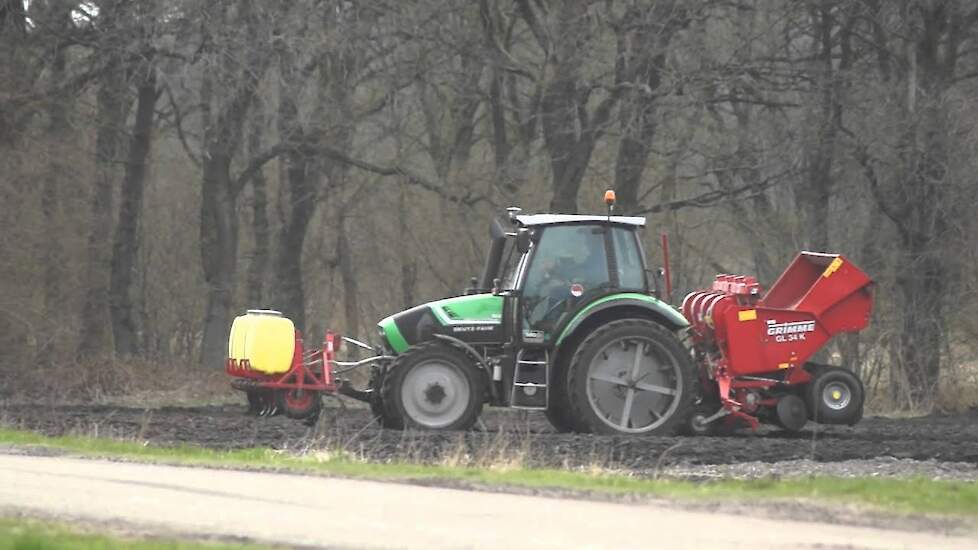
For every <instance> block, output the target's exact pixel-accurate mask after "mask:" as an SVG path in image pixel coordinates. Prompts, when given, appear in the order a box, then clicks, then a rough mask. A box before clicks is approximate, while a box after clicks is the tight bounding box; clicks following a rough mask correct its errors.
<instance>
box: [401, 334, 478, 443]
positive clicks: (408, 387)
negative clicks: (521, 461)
mask: <svg viewBox="0 0 978 550" xmlns="http://www.w3.org/2000/svg"><path fill="white" fill-rule="evenodd" d="M383 387H384V390H383V392H382V397H383V400H384V407H385V408H389V409H390V411H391V414H396V415H397V416H398V417H399V418H401V419H403V422H404V427H405V428H415V429H421V430H437V431H445V430H468V429H470V428H471V427H472V426H473V425H474V424H475V422H476V420H477V419H478V418H479V414H480V413H481V412H482V405H483V403H484V402H485V395H486V384H485V376H484V374H483V373H482V372H480V371H479V370H477V368H476V366H475V364H473V361H472V359H471V358H470V357H469V356H468V355H466V354H465V353H463V352H462V351H460V350H457V349H455V348H453V347H450V346H447V345H444V344H441V343H437V342H433V343H428V344H422V345H419V346H416V347H414V348H411V349H409V350H408V351H406V352H404V353H403V354H401V356H400V357H398V358H397V360H396V361H394V365H393V367H392V369H391V370H390V371H388V373H387V376H386V377H385V379H384V385H383Z"/></svg>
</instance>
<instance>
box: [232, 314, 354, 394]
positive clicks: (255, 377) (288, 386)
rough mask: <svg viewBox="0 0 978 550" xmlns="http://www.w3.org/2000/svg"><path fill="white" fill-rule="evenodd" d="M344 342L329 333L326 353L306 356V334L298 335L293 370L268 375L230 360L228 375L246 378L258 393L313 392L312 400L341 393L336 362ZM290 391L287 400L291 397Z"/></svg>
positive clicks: (245, 364) (246, 362)
mask: <svg viewBox="0 0 978 550" xmlns="http://www.w3.org/2000/svg"><path fill="white" fill-rule="evenodd" d="M341 342H342V340H341V339H340V338H339V336H338V335H336V334H335V333H333V332H331V331H329V332H326V337H325V338H324V339H323V347H322V349H318V350H313V351H311V352H309V353H308V354H307V353H305V351H304V348H303V344H302V333H301V332H299V331H298V330H296V331H295V351H294V352H293V354H292V367H291V368H289V370H288V371H286V372H285V373H282V374H267V373H263V372H259V371H256V370H253V369H252V368H251V365H250V364H249V362H248V360H247V359H243V360H241V361H238V360H236V359H228V360H227V362H226V363H225V365H224V372H226V373H227V374H228V375H229V376H233V377H236V378H245V379H248V380H252V381H254V383H255V388H256V389H259V388H260V389H270V390H309V391H308V392H303V395H308V396H311V395H312V392H325V393H329V394H335V393H336V392H337V386H336V380H335V378H334V376H333V361H334V360H335V359H336V352H337V351H339V348H340V343H341ZM291 393H292V392H291V391H288V393H287V394H286V396H287V397H286V398H287V399H288V395H289V394H291Z"/></svg>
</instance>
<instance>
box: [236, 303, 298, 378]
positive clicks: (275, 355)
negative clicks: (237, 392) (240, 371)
mask: <svg viewBox="0 0 978 550" xmlns="http://www.w3.org/2000/svg"><path fill="white" fill-rule="evenodd" d="M294 353H295V325H294V324H292V321H291V320H289V319H286V318H285V317H282V314H281V313H279V312H277V311H270V310H248V313H247V314H246V315H242V316H240V317H237V318H236V319H235V320H234V322H233V323H232V324H231V337H230V338H229V339H228V355H229V356H230V357H231V358H232V359H237V360H239V361H240V360H242V359H247V360H248V362H249V363H250V365H251V368H252V369H254V370H256V371H259V372H264V373H266V374H279V373H283V372H286V371H288V370H289V369H290V368H292V355H293V354H294Z"/></svg>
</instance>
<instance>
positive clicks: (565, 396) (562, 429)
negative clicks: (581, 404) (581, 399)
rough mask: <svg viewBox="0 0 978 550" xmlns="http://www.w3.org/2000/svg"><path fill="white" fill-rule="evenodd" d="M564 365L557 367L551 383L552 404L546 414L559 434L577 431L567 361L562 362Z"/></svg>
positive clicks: (552, 374)
mask: <svg viewBox="0 0 978 550" xmlns="http://www.w3.org/2000/svg"><path fill="white" fill-rule="evenodd" d="M561 363H563V365H555V366H554V367H555V368H554V369H553V371H552V373H551V376H552V380H551V381H550V388H549V391H550V403H549V404H548V405H547V410H546V411H545V414H546V415H547V420H549V421H550V425H551V426H553V427H554V429H555V430H557V433H568V432H574V431H577V427H576V425H575V422H574V411H573V410H571V406H570V390H569V388H568V385H567V368H566V367H565V365H566V363H567V361H561Z"/></svg>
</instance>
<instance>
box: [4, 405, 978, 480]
mask: <svg viewBox="0 0 978 550" xmlns="http://www.w3.org/2000/svg"><path fill="white" fill-rule="evenodd" d="M328 403H329V404H330V405H335V404H336V402H335V401H329V402H328ZM244 410H245V407H244V405H243V404H242V405H241V406H221V407H197V408H157V409H141V408H120V407H109V406H51V405H44V406H42V405H6V406H2V407H0V423H2V424H4V425H7V426H13V427H18V428H23V429H29V430H33V431H37V432H40V433H43V434H47V435H64V434H75V435H99V436H110V437H120V438H130V439H132V438H134V439H137V440H140V441H149V442H152V443H155V444H180V443H185V444H193V445H200V446H204V447H210V448H216V449H235V448H244V447H270V448H275V449H288V450H309V449H317V448H323V449H330V450H336V449H344V450H346V451H347V452H349V453H351V454H353V455H355V456H357V457H361V458H364V459H368V460H377V461H387V460H399V461H400V460H408V461H418V462H438V463H454V464H484V465H491V464H500V463H507V462H513V463H519V464H521V465H524V466H548V467H574V468H577V467H601V468H612V469H627V470H633V471H636V472H640V473H651V472H655V471H658V470H659V469H660V468H664V467H667V466H671V465H676V464H686V465H726V464H738V463H747V462H760V463H774V462H783V461H804V462H808V463H811V462H816V463H834V462H844V461H858V460H868V459H880V458H885V459H901V460H908V461H932V462H933V461H938V462H955V463H964V464H965V465H968V464H970V465H976V467H978V411H972V412H971V413H966V414H963V415H956V416H927V417H918V418H905V419H896V418H881V417H868V418H866V419H864V420H863V421H862V422H861V423H860V424H858V425H856V426H854V427H845V426H816V425H813V424H811V423H809V424H808V426H806V429H805V430H804V431H802V432H800V433H795V434H788V433H784V432H780V431H777V430H774V429H771V428H762V429H761V430H760V431H759V432H758V433H756V434H754V433H751V432H750V431H746V430H745V431H741V432H738V433H736V434H733V435H729V436H725V437H650V436H644V437H619V436H593V435H578V434H558V433H554V431H553V430H552V429H551V427H550V425H549V424H548V423H547V421H546V419H545V418H544V416H543V415H542V414H540V413H527V412H520V411H510V410H497V409H486V410H485V412H484V413H483V416H482V419H483V423H482V425H480V429H479V430H476V431H472V432H466V433H463V432H451V433H430V432H401V431H394V430H383V429H380V428H379V427H377V425H376V424H375V423H373V422H372V419H371V415H370V412H369V411H368V410H366V409H364V408H359V407H347V408H340V407H333V406H329V407H327V408H325V409H324V411H323V416H322V418H321V419H320V422H319V424H318V425H317V426H316V427H314V428H307V427H306V426H304V425H303V424H302V423H300V422H297V421H294V420H289V419H288V418H285V417H284V416H277V417H274V418H256V417H252V416H246V415H245V414H244Z"/></svg>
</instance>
